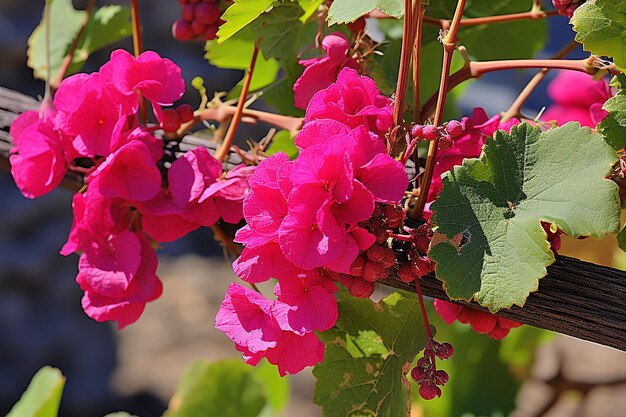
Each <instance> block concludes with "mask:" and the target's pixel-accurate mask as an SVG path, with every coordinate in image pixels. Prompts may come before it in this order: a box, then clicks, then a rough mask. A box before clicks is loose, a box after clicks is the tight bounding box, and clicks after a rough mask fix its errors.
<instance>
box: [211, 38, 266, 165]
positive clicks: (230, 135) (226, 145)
mask: <svg viewBox="0 0 626 417" xmlns="http://www.w3.org/2000/svg"><path fill="white" fill-rule="evenodd" d="M258 55H259V47H258V45H255V46H254V51H253V52H252V59H251V60H250V66H249V67H248V72H247V73H246V78H245V80H244V82H243V88H242V89H241V94H240V95H239V103H237V109H236V110H235V113H234V115H233V120H232V121H231V123H230V126H229V127H228V132H227V133H226V137H225V138H224V142H222V146H220V148H219V149H218V150H217V151H216V152H215V159H217V160H218V161H223V160H224V159H225V158H227V157H228V154H229V153H230V147H231V145H232V143H233V139H234V138H235V133H237V128H238V127H239V123H240V122H241V116H242V114H243V107H244V105H245V103H246V96H247V95H248V90H249V89H250V81H251V80H252V74H253V73H254V66H255V64H256V58H257V56H258Z"/></svg>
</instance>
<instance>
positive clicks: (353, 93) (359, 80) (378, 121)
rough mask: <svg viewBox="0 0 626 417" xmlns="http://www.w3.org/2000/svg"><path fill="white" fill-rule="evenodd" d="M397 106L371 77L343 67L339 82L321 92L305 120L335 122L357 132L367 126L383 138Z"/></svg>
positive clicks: (315, 97)
mask: <svg viewBox="0 0 626 417" xmlns="http://www.w3.org/2000/svg"><path fill="white" fill-rule="evenodd" d="M392 114H393V106H392V102H391V100H390V99H389V98H387V97H385V96H383V95H381V94H380V91H379V90H378V87H376V83H375V82H374V80H372V79H371V78H369V77H366V76H359V75H358V74H357V72H356V71H355V70H353V69H351V68H343V69H342V70H341V71H340V72H339V75H338V77H337V81H336V82H335V83H333V84H331V85H330V86H329V87H328V88H327V89H325V90H321V91H319V92H317V93H316V94H315V95H314V96H313V98H312V99H311V101H310V102H309V106H308V107H307V111H306V117H305V121H306V122H310V121H311V120H316V119H332V120H336V121H338V122H341V123H343V124H345V125H346V126H348V127H350V128H351V129H354V128H356V127H358V126H361V125H363V126H366V127H367V129H368V130H369V131H370V132H373V133H375V134H376V135H378V136H380V137H381V138H383V137H384V136H385V134H386V133H387V131H389V129H390V128H391V125H392Z"/></svg>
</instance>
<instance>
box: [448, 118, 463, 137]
mask: <svg viewBox="0 0 626 417" xmlns="http://www.w3.org/2000/svg"><path fill="white" fill-rule="evenodd" d="M446 132H448V133H449V134H450V136H452V137H453V138H456V137H458V136H461V135H462V134H463V124H462V123H461V122H459V121H457V120H450V121H449V122H448V123H447V124H446Z"/></svg>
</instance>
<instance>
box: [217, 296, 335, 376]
mask: <svg viewBox="0 0 626 417" xmlns="http://www.w3.org/2000/svg"><path fill="white" fill-rule="evenodd" d="M276 303H277V302H272V301H269V300H267V299H265V298H264V297H263V296H262V295H261V294H259V293H257V292H256V291H253V290H250V289H247V288H244V287H242V286H240V285H238V284H231V285H230V287H229V288H228V291H227V293H226V296H225V297H224V300H223V301H222V304H221V305H220V309H219V311H218V313H217V316H216V317H215V328H217V329H218V330H220V331H221V332H222V333H224V334H225V335H226V336H227V337H228V338H229V339H231V340H232V341H233V342H235V346H236V347H237V350H239V351H241V352H243V354H244V359H245V361H246V363H249V364H251V365H256V364H257V363H258V362H259V361H260V360H261V359H262V358H264V357H265V358H267V360H268V361H269V362H270V363H272V364H274V365H277V366H278V371H279V372H280V374H281V375H282V376H284V375H285V374H286V373H290V374H295V373H298V372H300V371H301V370H302V369H304V368H305V367H306V366H313V365H315V364H316V363H318V362H321V361H322V360H323V358H324V344H323V343H322V342H321V341H320V340H319V339H318V338H317V336H316V335H315V333H312V332H307V333H305V334H302V335H300V334H297V333H294V332H292V331H289V330H282V329H281V328H280V326H279V324H278V322H277V320H276V317H275V316H274V313H273V311H274V310H275V308H276V307H275V304H276Z"/></svg>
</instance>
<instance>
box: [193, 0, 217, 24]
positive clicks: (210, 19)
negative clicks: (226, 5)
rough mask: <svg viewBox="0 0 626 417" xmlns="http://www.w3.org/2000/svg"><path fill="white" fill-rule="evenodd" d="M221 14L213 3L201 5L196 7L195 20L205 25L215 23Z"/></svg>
mask: <svg viewBox="0 0 626 417" xmlns="http://www.w3.org/2000/svg"><path fill="white" fill-rule="evenodd" d="M220 14H221V11H220V8H219V7H217V5H216V4H214V3H201V4H198V5H197V6H196V10H195V16H196V19H197V20H199V21H200V22H201V23H203V24H205V25H212V24H213V23H215V22H217V19H219V17H220Z"/></svg>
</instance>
